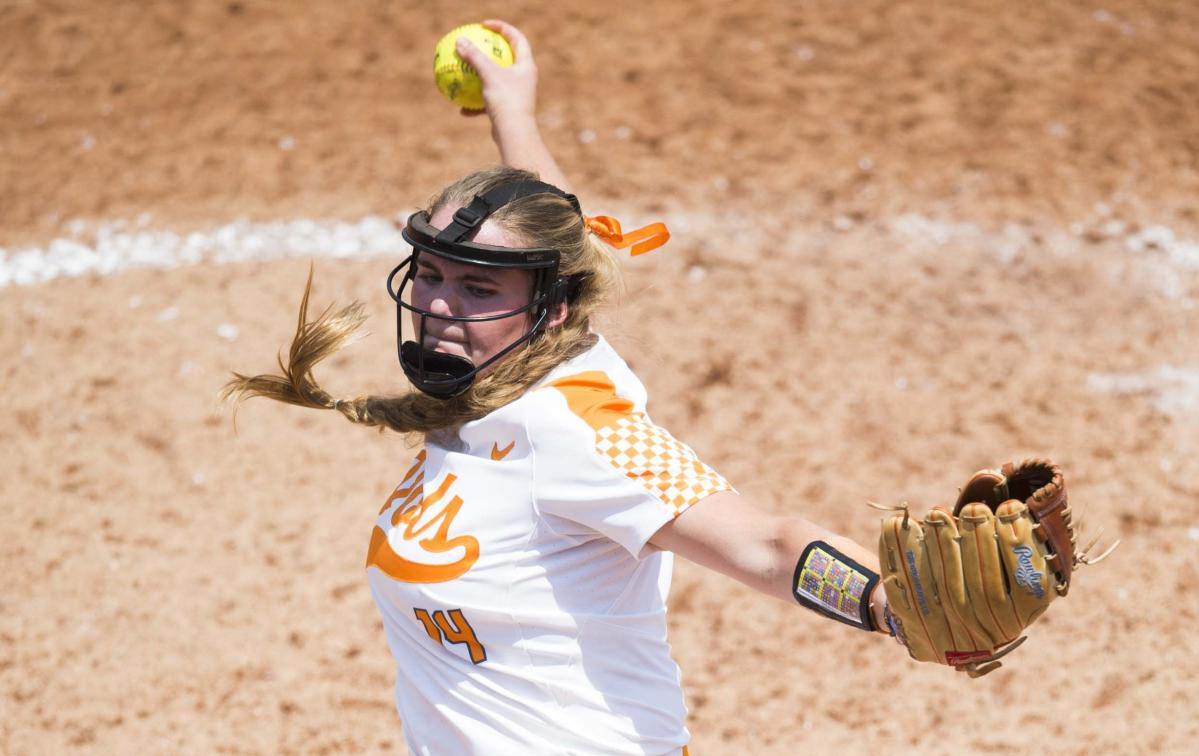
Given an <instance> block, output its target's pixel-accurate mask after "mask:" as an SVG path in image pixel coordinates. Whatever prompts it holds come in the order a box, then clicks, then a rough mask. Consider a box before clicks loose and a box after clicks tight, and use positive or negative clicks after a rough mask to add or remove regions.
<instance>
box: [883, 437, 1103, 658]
mask: <svg viewBox="0 0 1199 756" xmlns="http://www.w3.org/2000/svg"><path fill="white" fill-rule="evenodd" d="M872 506H875V507H876V508H879V509H885V510H893V511H894V512H895V513H894V514H892V515H891V516H890V517H886V518H884V519H883V522H882V534H881V536H880V537H879V562H880V565H881V570H882V581H883V586H884V589H885V591H886V594H887V601H888V603H889V606H888V622H889V623H890V624H891V631H892V633H893V634H894V635H895V637H896V639H897V640H898V641H899V642H900V643H902V644H903V645H904V646H905V647H906V648H907V649H908V652H909V653H910V654H911V655H912V658H914V659H916V660H918V661H932V662H938V663H940V664H948V665H950V666H952V667H954V668H955V669H957V670H959V671H964V672H966V673H968V674H969V675H970V676H971V677H979V676H981V675H985V674H987V673H988V672H990V671H992V670H994V669H995V668H997V667H999V666H1000V663H999V661H998V660H999V659H1000V658H1001V657H1002V656H1004V655H1006V654H1007V653H1009V652H1010V651H1012V650H1013V649H1015V648H1016V647H1017V646H1019V645H1020V644H1021V643H1022V642H1023V641H1024V637H1023V635H1022V634H1023V632H1024V628H1026V627H1028V626H1029V625H1030V624H1032V623H1033V622H1034V621H1035V620H1036V619H1037V618H1038V617H1040V616H1041V614H1042V613H1043V612H1044V611H1045V610H1046V609H1048V608H1049V604H1050V602H1052V601H1053V600H1054V599H1055V598H1057V597H1058V596H1065V595H1066V593H1067V591H1069V589H1070V579H1071V575H1072V573H1073V571H1074V569H1075V567H1076V566H1077V565H1079V564H1094V563H1096V562H1098V561H1100V560H1101V559H1103V558H1104V557H1106V556H1107V555H1108V554H1110V553H1111V551H1112V549H1114V548H1115V547H1116V545H1118V543H1119V542H1118V541H1117V542H1116V543H1115V544H1112V546H1111V548H1109V549H1107V551H1105V552H1104V553H1103V554H1101V555H1099V556H1098V557H1094V558H1092V557H1088V555H1087V551H1088V550H1090V549H1092V548H1093V547H1094V545H1095V543H1096V542H1097V541H1098V538H1096V539H1095V541H1092V542H1091V544H1089V545H1088V546H1087V547H1086V548H1084V549H1076V547H1075V544H1076V538H1077V535H1076V533H1075V525H1074V521H1073V518H1072V513H1071V510H1070V505H1069V503H1068V502H1067V500H1066V483H1065V481H1064V480H1063V478H1062V472H1061V470H1060V469H1059V468H1058V467H1057V465H1055V464H1053V463H1052V462H1049V461H1048V460H1042V459H1030V460H1025V461H1024V462H1021V463H1020V464H1018V465H1013V464H1010V463H1009V464H1006V465H1004V466H1003V468H1002V469H1000V470H982V471H979V472H977V473H975V474H974V475H973V476H972V477H971V478H970V480H969V481H968V482H967V483H966V485H965V487H964V488H962V491H961V494H960V495H959V496H958V500H957V503H956V504H955V505H954V507H953V512H952V513H950V512H947V511H945V510H943V509H939V508H934V509H932V510H931V511H930V512H929V513H928V515H927V516H926V517H925V518H924V519H923V520H916V519H914V518H912V517H911V516H910V514H909V512H908V509H907V505H906V504H904V505H901V506H899V507H884V506H880V505H878V504H872Z"/></svg>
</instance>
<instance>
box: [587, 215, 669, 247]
mask: <svg viewBox="0 0 1199 756" xmlns="http://www.w3.org/2000/svg"><path fill="white" fill-rule="evenodd" d="M583 223H584V224H586V226H587V230H588V231H590V232H591V233H593V234H595V235H596V236H598V237H599V238H601V239H603V240H604V241H605V242H607V243H608V244H610V245H612V246H613V247H616V248H617V249H624V248H625V247H629V246H631V247H632V249H631V250H629V254H630V255H632V256H633V257H636V256H637V255H643V254H645V253H646V252H651V251H653V250H655V249H657V248H658V247H661V246H662V245H663V244H665V243H666V242H668V241H670V231H669V230H667V228H666V224H665V223H651V224H649V225H648V226H642V227H641V228H639V229H636V230H635V231H630V232H628V233H627V234H626V233H623V232H622V231H621V230H620V221H618V220H616V219H615V218H612V217H610V216H607V215H597V216H595V217H591V216H583Z"/></svg>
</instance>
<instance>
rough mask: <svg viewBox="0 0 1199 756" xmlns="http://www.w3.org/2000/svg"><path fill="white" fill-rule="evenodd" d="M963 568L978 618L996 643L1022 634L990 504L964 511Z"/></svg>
mask: <svg viewBox="0 0 1199 756" xmlns="http://www.w3.org/2000/svg"><path fill="white" fill-rule="evenodd" d="M958 524H959V525H960V527H961V536H962V540H961V547H962V569H963V572H964V573H965V579H966V589H967V590H968V591H969V592H970V596H971V598H972V601H971V605H972V607H973V610H974V615H975V618H976V619H977V620H978V623H979V625H980V626H981V627H983V628H985V629H986V631H987V633H988V634H989V636H990V640H991V642H992V645H993V646H998V645H1000V644H1002V643H1005V642H1007V641H1009V640H1011V639H1012V638H1015V637H1016V636H1017V635H1019V634H1020V630H1021V628H1022V627H1023V625H1022V624H1021V623H1020V619H1019V617H1017V616H1016V608H1015V606H1014V605H1013V604H1012V601H1011V599H1010V598H1009V597H1008V590H1007V585H1006V584H1005V581H1004V569H1005V568H1004V565H1003V563H1002V560H1001V559H1000V556H999V544H998V542H997V540H996V535H995V525H996V521H995V515H994V513H993V512H991V509H990V507H988V506H987V505H986V504H979V503H975V504H967V505H966V506H964V507H963V508H962V510H961V514H960V520H959V523H958Z"/></svg>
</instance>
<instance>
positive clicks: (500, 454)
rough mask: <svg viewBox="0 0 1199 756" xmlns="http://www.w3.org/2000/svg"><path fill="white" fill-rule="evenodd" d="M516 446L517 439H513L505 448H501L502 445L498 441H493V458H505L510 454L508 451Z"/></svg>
mask: <svg viewBox="0 0 1199 756" xmlns="http://www.w3.org/2000/svg"><path fill="white" fill-rule="evenodd" d="M514 446H516V442H515V441H513V442H512V443H510V444H508V445H507V446H505V447H504V448H503V449H501V448H500V445H499V444H498V443H495V442H492V444H491V458H492V459H494V460H501V459H503V458H504V457H506V456H508V452H510V451H512V447H514Z"/></svg>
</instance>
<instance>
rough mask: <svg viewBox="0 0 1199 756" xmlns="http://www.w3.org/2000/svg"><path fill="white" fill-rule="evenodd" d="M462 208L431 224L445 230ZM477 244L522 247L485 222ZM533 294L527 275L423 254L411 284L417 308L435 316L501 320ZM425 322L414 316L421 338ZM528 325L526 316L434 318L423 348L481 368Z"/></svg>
mask: <svg viewBox="0 0 1199 756" xmlns="http://www.w3.org/2000/svg"><path fill="white" fill-rule="evenodd" d="M457 209H458V208H457V207H456V206H454V207H447V208H442V209H441V210H438V211H437V212H436V213H434V214H433V216H432V217H431V218H430V219H429V223H430V225H432V226H433V227H434V228H445V227H446V226H447V225H449V223H450V220H451V219H452V218H453V215H454V211H455V210H457ZM473 241H476V242H478V243H479V244H490V245H493V246H497V247H519V246H522V245H521V244H518V243H517V242H516V240H515V239H513V238H512V237H511V236H510V235H509V234H508V232H507V231H505V230H504V229H503V228H501V227H500V226H498V225H496V224H495V223H493V222H491V221H490V220H487V221H484V222H483V225H482V226H481V227H480V228H479V232H478V233H477V234H476V235H475V238H474V240H473ZM532 290H533V277H532V275H531V274H530V273H529V272H528V271H523V270H512V269H502V268H501V269H495V268H486V267H483V266H479V265H467V264H465V263H457V262H452V261H450V260H444V259H442V258H440V257H437V256H436V255H431V254H423V255H421V256H420V257H419V258H418V261H417V268H416V278H415V279H414V280H413V282H412V304H413V305H414V306H416V307H419V308H420V309H423V310H428V311H429V312H431V313H433V314H435V315H450V316H455V317H463V316H470V317H474V316H480V315H499V314H501V313H505V312H511V311H512V310H516V309H519V308H521V307H524V306H525V305H527V304H528V303H529V299H530V297H531V296H532V293H533V291H532ZM421 318H422V316H421V315H418V314H416V313H413V314H412V326H413V328H414V329H415V332H416V333H417V334H418V335H419V334H420V327H421ZM529 325H530V323H529V313H528V312H527V311H526V312H522V313H519V314H517V315H513V316H512V317H509V318H500V319H499V320H486V321H482V322H477V323H463V322H460V321H452V320H441V319H439V318H429V322H428V324H427V325H426V326H425V341H424V344H423V345H422V346H424V347H425V348H426V349H432V350H434V351H437V352H444V353H446V354H455V355H458V356H459V357H465V358H467V359H469V360H470V361H471V362H473V363H474V364H476V365H480V364H482V363H484V362H486V361H487V360H489V359H491V358H492V357H494V356H495V355H496V354H497V353H498V352H499V351H500V350H502V349H503V348H504V347H506V346H508V345H509V344H511V343H512V342H513V341H516V340H517V339H519V338H520V337H522V336H524V335H525V333H527V332H528V329H529ZM484 372H486V371H484Z"/></svg>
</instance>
